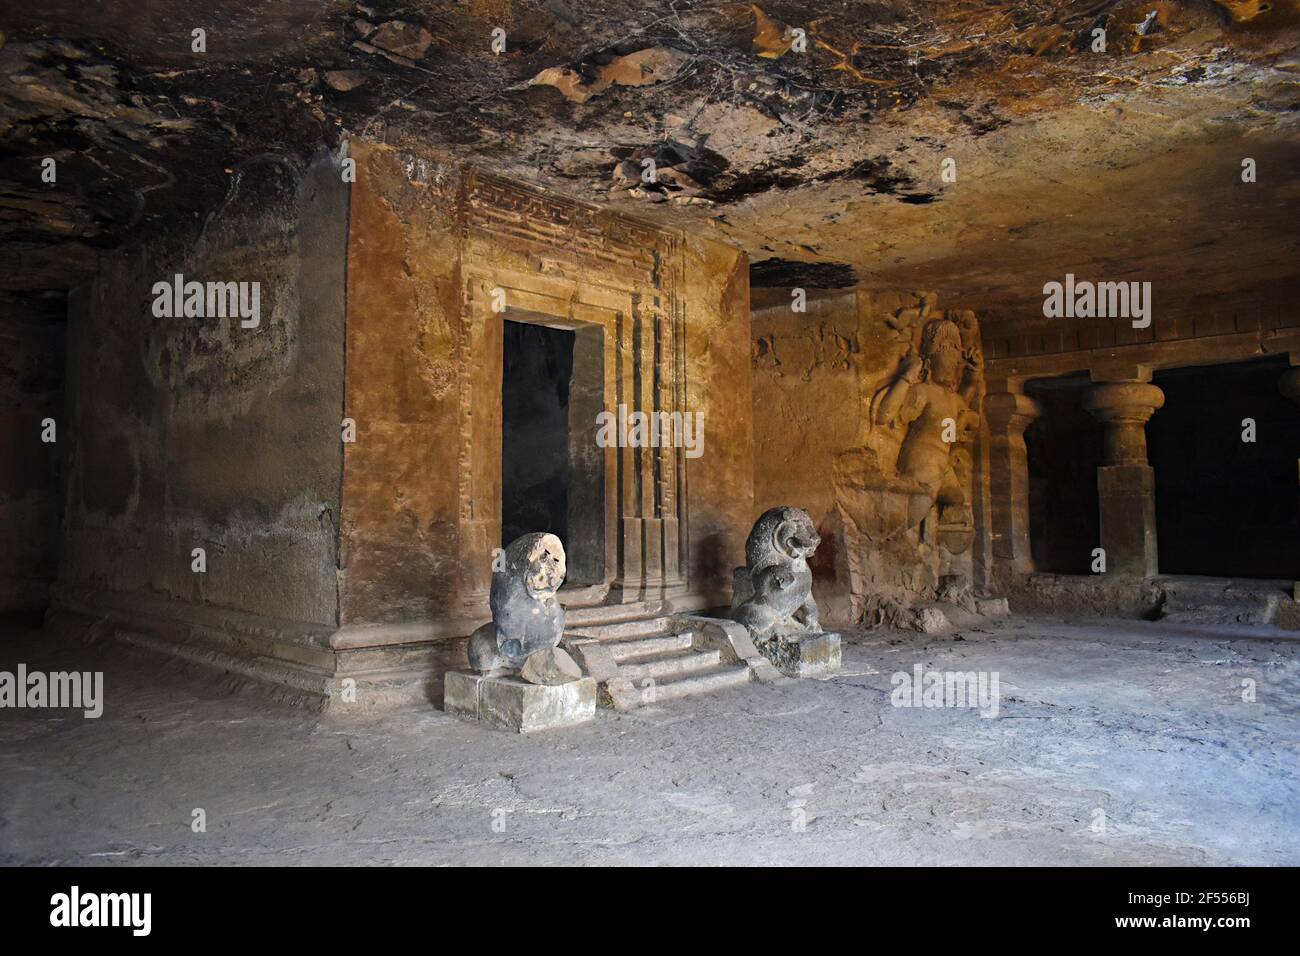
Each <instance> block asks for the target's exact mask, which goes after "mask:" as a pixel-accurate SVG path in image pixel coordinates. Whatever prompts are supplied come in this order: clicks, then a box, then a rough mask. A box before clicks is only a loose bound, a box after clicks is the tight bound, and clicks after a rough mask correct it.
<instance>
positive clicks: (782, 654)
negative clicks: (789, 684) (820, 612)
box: [754, 634, 840, 677]
mask: <svg viewBox="0 0 1300 956" xmlns="http://www.w3.org/2000/svg"><path fill="white" fill-rule="evenodd" d="M754 645H755V646H756V647H757V648H758V650H759V653H761V654H762V655H763V656H764V657H766V658H767V659H768V660H769V661H771V662H772V663H773V665H775V667H776V669H777V670H779V671H780V672H781V673H782V674H785V675H786V676H788V677H821V676H823V675H824V674H833V673H835V672H836V671H837V670H839V669H840V636H839V635H838V634H805V635H802V636H790V637H774V638H771V639H770V640H766V641H755V642H754Z"/></svg>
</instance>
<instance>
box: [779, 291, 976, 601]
mask: <svg viewBox="0 0 1300 956" xmlns="http://www.w3.org/2000/svg"><path fill="white" fill-rule="evenodd" d="M982 366H983V358H982V354H981V349H980V340H979V327H978V323H977V322H976V320H975V317H974V315H973V314H972V313H969V312H953V311H949V312H944V311H942V310H941V309H940V308H939V305H938V302H937V297H936V296H935V295H934V294H933V293H894V292H869V291H865V290H851V291H847V292H838V293H821V294H818V295H815V296H814V297H812V298H810V299H809V300H808V303H807V311H806V312H802V313H800V312H795V311H793V310H792V308H791V296H790V290H788V289H778V290H766V291H765V292H764V293H763V294H762V296H759V297H756V301H755V310H754V317H753V369H754V379H753V382H754V384H753V388H754V427H755V446H754V447H755V451H754V458H755V478H754V482H755V496H754V515H755V516H757V515H758V514H760V513H761V512H762V511H764V510H765V509H767V508H769V507H773V506H776V505H794V506H797V507H801V508H804V509H805V510H807V511H808V512H809V513H810V514H811V515H812V516H813V520H814V521H815V522H816V524H817V526H818V529H819V531H820V533H821V534H822V537H823V543H822V545H821V548H820V549H819V550H818V552H817V554H816V555H815V556H814V558H813V559H812V561H811V565H812V568H813V574H814V588H815V594H816V596H817V598H818V600H819V602H820V603H821V605H822V608H823V614H824V615H825V616H826V618H827V620H829V621H837V622H841V623H843V622H866V623H882V622H884V623H894V624H901V623H911V621H910V617H909V612H910V609H912V608H914V607H915V606H916V605H918V604H920V603H923V602H925V601H929V600H933V599H935V598H936V597H937V596H938V595H939V592H940V589H941V588H942V587H943V586H944V585H946V584H950V583H951V584H957V583H961V584H965V585H971V584H976V585H978V584H981V583H982V573H983V566H984V562H983V560H982V559H981V558H980V554H981V551H982V549H983V548H984V547H985V538H986V533H985V532H986V529H985V528H984V520H983V519H984V510H985V509H984V500H985V499H984V495H985V489H986V480H985V478H984V466H983V463H982V458H981V453H980V444H981V439H980V436H981V430H982V429H981V422H980V418H979V409H980V402H981V400H982V396H983V377H982ZM945 432H947V433H946V434H945ZM948 596H952V594H951V592H950V593H949V595H948Z"/></svg>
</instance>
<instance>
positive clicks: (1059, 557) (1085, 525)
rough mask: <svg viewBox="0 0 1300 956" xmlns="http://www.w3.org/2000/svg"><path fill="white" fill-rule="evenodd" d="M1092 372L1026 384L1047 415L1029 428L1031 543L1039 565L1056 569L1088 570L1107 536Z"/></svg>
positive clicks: (1057, 571) (1068, 571)
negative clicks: (1091, 406) (1088, 399)
mask: <svg viewBox="0 0 1300 956" xmlns="http://www.w3.org/2000/svg"><path fill="white" fill-rule="evenodd" d="M1091 384H1092V383H1091V382H1090V381H1089V379H1088V378H1087V376H1083V375H1074V376H1068V377H1064V378H1054V379H1039V380H1037V381H1032V382H1028V383H1026V385H1025V394H1026V395H1029V396H1030V397H1031V398H1034V399H1036V400H1037V401H1038V402H1039V404H1041V405H1042V407H1043V414H1042V415H1040V416H1039V417H1038V418H1037V419H1035V420H1034V421H1033V422H1032V423H1031V424H1030V426H1029V427H1028V428H1026V429H1025V449H1026V452H1027V455H1028V460H1029V548H1030V552H1031V554H1032V555H1033V558H1034V567H1035V568H1037V569H1038V570H1039V571H1045V572H1049V573H1054V574H1088V573H1090V572H1091V571H1092V551H1093V549H1094V548H1096V547H1098V546H1099V543H1100V539H1101V518H1100V505H1099V503H1098V500H1097V468H1098V466H1099V465H1100V464H1101V455H1102V437H1103V432H1102V426H1101V423H1100V422H1098V421H1097V420H1096V419H1095V418H1093V417H1092V415H1090V414H1089V413H1088V412H1087V411H1085V410H1084V408H1083V395H1084V392H1085V390H1087V389H1088V388H1089V387H1090V386H1091Z"/></svg>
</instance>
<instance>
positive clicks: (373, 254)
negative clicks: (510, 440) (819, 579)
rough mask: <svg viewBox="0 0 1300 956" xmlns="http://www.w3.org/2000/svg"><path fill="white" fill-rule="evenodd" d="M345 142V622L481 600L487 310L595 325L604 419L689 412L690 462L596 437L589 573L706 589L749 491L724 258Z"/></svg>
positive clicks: (465, 616) (496, 435)
mask: <svg viewBox="0 0 1300 956" xmlns="http://www.w3.org/2000/svg"><path fill="white" fill-rule="evenodd" d="M354 155H355V156H356V158H357V161H358V178H357V184H356V186H355V188H354V192H353V197H352V206H351V220H350V243H349V250H348V257H349V260H348V261H349V265H348V270H349V286H348V350H347V354H348V372H347V413H348V415H349V416H350V417H353V418H355V420H356V422H357V441H356V443H354V444H349V445H347V446H345V469H344V493H343V501H344V522H343V547H342V552H341V573H342V581H343V587H342V619H343V623H344V625H345V626H347V625H358V626H364V625H370V624H381V625H392V624H405V623H411V624H418V623H421V622H430V621H442V622H452V623H450V624H448V629H445V630H446V632H447V633H448V634H451V633H455V631H456V628H457V627H463V622H466V621H474V620H476V619H480V618H481V617H482V616H483V615H484V614H485V612H486V604H485V601H486V596H487V583H488V581H489V579H490V573H491V549H492V548H495V547H499V545H500V496H501V487H500V486H501V444H500V443H501V395H500V389H501V385H500V375H501V369H500V362H501V356H500V353H501V345H502V342H501V327H502V321H503V318H505V319H514V320H518V321H536V322H543V323H548V324H553V325H556V326H557V327H562V328H572V329H579V330H581V329H587V330H593V329H594V330H600V335H602V336H603V338H602V339H601V341H602V342H603V346H602V347H603V348H604V356H603V366H602V367H603V370H604V371H603V374H604V376H605V382H604V386H603V392H604V398H603V401H604V407H605V408H607V409H609V410H611V411H613V410H615V408H616V406H617V404H618V403H620V402H625V403H627V404H628V405H629V407H634V406H635V405H636V404H637V403H643V404H645V406H646V407H656V408H665V409H677V410H686V411H689V412H691V413H694V412H696V411H699V412H703V413H704V420H705V440H704V446H703V447H704V452H703V454H702V455H701V456H700V457H698V458H693V459H689V460H686V459H685V458H684V456H683V455H682V454H681V453H680V450H663V451H662V452H660V451H657V450H652V451H647V452H642V451H635V452H626V451H624V450H623V449H618V448H600V449H595V450H594V451H593V454H595V455H597V456H598V457H603V458H604V459H605V460H606V462H607V463H609V467H608V469H607V473H608V474H609V475H610V476H611V477H610V482H609V483H608V484H607V486H606V488H605V496H604V497H605V502H604V504H605V505H607V506H608V507H609V508H610V520H609V521H607V522H606V523H605V526H604V527H605V539H604V546H605V551H606V554H607V567H608V569H609V570H608V573H607V575H606V581H605V584H606V585H609V584H610V583H611V581H612V584H613V586H614V588H615V589H616V590H617V589H618V588H620V587H621V588H624V589H625V591H626V594H627V595H628V596H632V597H649V596H652V592H655V593H666V592H667V591H669V590H672V589H674V588H676V589H678V590H687V591H690V592H691V593H692V594H694V595H695V596H697V597H699V598H700V599H701V600H704V599H705V595H706V594H708V595H712V599H713V600H725V585H724V584H722V582H723V581H725V580H726V576H727V574H729V572H730V567H731V566H732V565H733V564H734V563H736V562H737V561H739V560H741V558H742V557H743V544H744V537H745V534H746V533H747V531H748V521H749V511H750V510H751V507H750V500H751V496H752V458H751V452H750V441H751V432H750V428H749V424H748V421H747V419H748V416H749V413H750V407H751V402H750V391H749V369H748V349H749V345H748V341H749V309H748V285H747V270H746V260H745V257H744V255H743V253H741V252H739V251H738V250H736V249H735V248H733V247H730V246H727V245H725V244H723V243H719V242H714V241H711V240H707V239H699V238H693V237H687V236H683V235H682V234H681V233H680V232H675V231H672V230H665V229H661V228H658V227H653V226H648V225H645V224H643V223H638V222H636V221H635V220H630V219H627V218H625V217H621V216H617V215H614V214H611V213H608V212H604V211H601V210H598V209H596V208H595V207H593V206H588V205H586V204H583V203H578V202H575V201H573V200H570V199H567V198H564V197H559V196H555V195H553V194H549V193H544V192H541V191H539V190H536V189H534V188H532V187H530V186H528V185H527V184H523V183H520V182H517V181H510V180H504V179H501V178H499V177H494V176H491V175H489V174H487V173H484V172H482V171H478V170H474V169H472V168H470V167H466V166H462V165H458V164H456V163H455V162H453V161H451V160H449V159H447V158H444V157H440V156H435V155H416V154H413V153H410V152H399V151H398V150H396V149H392V148H388V147H384V146H380V145H376V144H362V143H357V144H354ZM494 290H500V294H501V296H502V297H503V298H502V301H503V302H505V303H506V304H507V305H508V311H507V312H506V313H505V314H504V316H503V315H502V314H499V313H497V312H495V311H494V309H493V307H492V298H493V294H494ZM580 341H584V340H582V339H581V337H580ZM585 361H586V360H584V362H583V363H580V364H585ZM575 427H576V426H575ZM588 427H589V428H590V431H591V444H592V445H593V446H594V443H595V436H596V432H597V423H596V422H595V421H594V420H593V421H592V422H590V423H588ZM620 456H622V457H620ZM616 464H617V468H616V467H615V465H616ZM615 475H617V476H619V477H618V479H617V480H615V479H614V477H613V476H615ZM683 503H684V504H683ZM601 505H602V503H601V502H593V505H592V506H593V507H596V508H599V507H601ZM624 516H628V517H629V518H630V520H626V521H625V520H623V517H624ZM578 546H581V544H579V545H578ZM632 552H635V554H633V553H632ZM625 572H626V573H625ZM625 578H626V580H625ZM633 579H635V580H633ZM655 589H658V591H657V592H656V591H655Z"/></svg>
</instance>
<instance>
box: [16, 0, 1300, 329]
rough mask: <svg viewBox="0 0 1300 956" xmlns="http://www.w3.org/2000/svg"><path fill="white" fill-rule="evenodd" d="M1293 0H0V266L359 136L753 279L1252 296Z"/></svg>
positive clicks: (1295, 66)
mask: <svg viewBox="0 0 1300 956" xmlns="http://www.w3.org/2000/svg"><path fill="white" fill-rule="evenodd" d="M1297 7H1298V5H1297V3H1296V2H1295V0H1285V2H1280V0H1273V2H1256V0H1247V2H1237V0H1231V2H1230V0H1219V2H1210V0H1181V2H1167V0H1146V2H1126V0H1119V2H1114V0H1100V2H1096V0H1080V2H1073V3H1071V2H1061V3H1041V2H1039V3H1009V2H1000V0H988V2H950V0H934V2H926V3H903V2H855V0H838V2H835V0H832V2H828V3H820V4H809V3H764V4H761V5H759V6H754V5H750V4H744V3H732V4H726V3H691V2H688V0H678V2H671V3H669V2H660V0H649V2H646V0H540V2H522V0H521V2H512V0H471V2H468V3H420V2H407V3H387V2H379V0H374V2H370V3H366V4H356V3H351V2H342V0H329V2H308V0H284V2H278V3H271V4H266V3H260V2H256V0H229V2H214V3H210V4H205V5H204V6H203V9H202V10H201V12H196V11H195V10H194V5H193V4H192V3H191V2H188V0H139V2H135V3H130V4H127V3H125V2H115V3H105V4H89V3H86V2H84V0H50V2H47V3H45V4H41V5H30V4H28V5H24V4H18V3H16V2H13V0H6V2H5V11H4V13H3V14H0V30H3V37H2V38H0V43H3V47H2V48H0V237H2V238H3V249H4V251H3V253H2V254H0V255H2V258H0V267H2V268H0V276H2V279H0V290H8V291H19V292H25V293H31V292H40V291H41V290H62V289H65V288H67V287H68V286H69V285H70V284H73V283H75V282H77V281H79V280H80V279H81V278H82V277H84V276H85V275H86V274H87V273H88V272H89V271H90V270H92V269H93V267H94V256H95V250H96V249H100V248H108V247H113V246H116V245H118V244H121V243H130V242H135V241H140V240H142V239H147V238H153V237H156V236H158V235H159V234H160V233H164V232H168V231H172V230H178V229H183V228H187V227H189V226H191V225H192V224H194V223H196V222H198V221H200V218H201V217H202V216H203V215H205V214H207V213H209V212H210V211H211V210H212V209H214V208H216V207H218V206H219V205H220V203H221V202H222V200H223V198H224V197H226V196H227V195H228V194H229V193H230V191H231V190H232V189H234V188H237V187H238V182H239V180H240V177H241V176H242V175H243V174H244V172H245V171H247V170H248V169H249V168H250V167H251V166H253V165H255V164H258V163H264V162H289V163H297V162H301V161H302V159H303V157H305V156H306V155H307V154H308V153H309V152H311V151H312V150H313V149H315V148H316V147H318V146H319V145H320V144H321V143H322V142H323V143H327V144H331V145H333V144H336V143H337V142H338V141H339V140H341V139H343V138H345V137H369V138H374V139H378V140H384V141H388V142H393V143H420V144H425V145H432V146H437V147H443V148H448V149H451V150H454V151H455V152H456V153H457V154H458V155H461V156H464V157H465V158H467V159H472V160H474V161H476V162H479V163H481V164H483V165H485V166H487V167H489V168H492V169H495V170H498V171H502V172H506V173H511V174H515V175H518V176H521V177H523V178H526V179H528V180H531V181H535V182H539V183H541V184H544V185H547V186H551V187H553V188H556V189H559V190H562V191H564V192H567V193H570V194H573V195H576V196H578V197H580V198H587V199H590V200H593V201H596V202H602V203H610V204H612V205H614V206H616V207H618V208H622V209H626V210H628V211H633V212H635V213H637V214H639V215H642V216H645V217H647V218H652V219H656V220H659V221H663V222H670V223H675V224H679V225H683V226H688V227H692V228H699V229H704V230H707V231H708V232H709V233H711V234H714V235H717V236H719V237H722V238H727V239H730V240H731V241H734V242H736V243H738V244H739V245H741V246H743V247H744V248H745V249H746V250H747V251H748V252H749V253H750V256H751V258H752V259H753V260H754V262H755V265H754V271H753V279H754V282H755V283H756V284H760V285H795V284H801V285H808V286H812V287H839V286H844V285H847V284H852V283H853V282H855V281H860V282H864V283H867V284H872V285H875V284H895V283H901V284H905V285H916V286H921V285H924V286H929V287H936V288H938V289H939V290H940V291H941V292H943V293H945V294H946V295H950V296H953V297H956V298H960V299H961V300H962V301H963V304H970V305H972V306H976V307H981V308H986V309H992V310H995V311H997V312H998V313H1000V314H1002V315H1005V316H1007V317H1013V316H1016V315H1020V314H1026V315H1027V314H1030V313H1037V310H1038V307H1039V305H1040V304H1041V288H1042V284H1043V282H1044V281H1048V280H1050V279H1059V278H1061V277H1062V276H1063V275H1064V273H1065V272H1067V271H1068V272H1074V273H1075V274H1076V275H1079V276H1081V277H1089V276H1090V277H1094V278H1107V279H1150V280H1152V281H1153V282H1156V283H1157V290H1159V289H1160V287H1161V286H1163V287H1164V288H1165V289H1168V290H1170V295H1171V296H1172V297H1176V298H1179V299H1183V300H1188V301H1194V300H1196V299H1197V298H1203V297H1210V296H1215V295H1224V294H1232V295H1253V296H1266V297H1268V298H1270V299H1275V300H1281V299H1282V298H1286V297H1293V296H1294V294H1295V292H1296V291H1297V275H1298V273H1300V268H1298V267H1297V266H1296V263H1297V261H1298V260H1297V256H1296V252H1297V245H1298V240H1297V236H1298V233H1297V230H1296V228H1295V226H1294V223H1295V222H1296V221H1298V220H1300V215H1298V214H1300V135H1298V134H1297V126H1298V124H1300V54H1298V53H1297V39H1298V38H1300V9H1297ZM497 27H500V28H501V29H503V30H504V31H505V36H506V46H505V50H504V52H494V51H493V50H492V47H491V43H492V36H493V30H494V29H495V28H497ZM195 28H202V29H203V30H204V31H205V33H206V36H205V39H206V52H202V53H199V52H193V50H192V42H193V41H192V31H193V30H194V29H195ZM791 28H798V29H799V30H802V31H803V34H802V41H801V39H800V37H799V35H798V34H796V33H794V32H792V30H791ZM1097 28H1102V29H1104V30H1105V31H1106V41H1107V42H1106V51H1105V52H1096V51H1094V50H1093V49H1092V48H1091V45H1092V42H1093V31H1094V30H1095V29H1097ZM802 46H806V48H803V49H801V47H802ZM44 157H53V158H55V159H56V160H57V161H58V167H57V168H58V180H57V183H56V184H54V185H48V184H44V183H42V182H41V178H40V173H41V167H40V161H41V159H42V158H44ZM1247 157H1249V158H1252V159H1254V160H1256V163H1257V167H1258V182H1256V183H1253V184H1245V183H1242V182H1241V162H1242V159H1243V158H1247ZM949 158H951V159H953V160H955V161H956V166H955V170H956V181H955V182H946V181H944V179H943V176H942V172H943V165H942V164H943V161H944V160H945V159H949ZM646 160H652V161H653V162H654V164H655V168H656V173H657V182H655V183H653V184H647V183H645V182H643V181H642V178H641V173H642V171H643V169H645V167H646ZM1156 294H1157V295H1159V294H1160V292H1159V291H1157V293H1156ZM1025 310H1029V312H1028V313H1026V312H1025Z"/></svg>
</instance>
